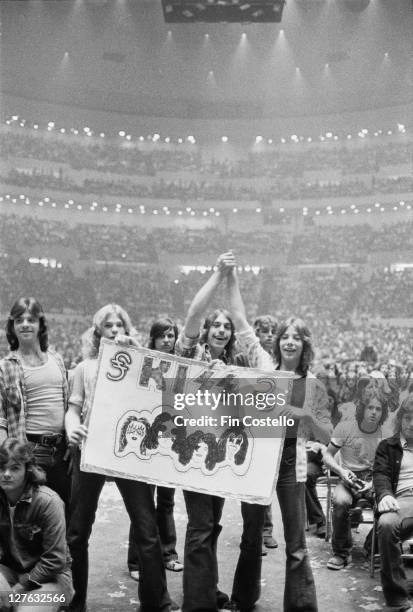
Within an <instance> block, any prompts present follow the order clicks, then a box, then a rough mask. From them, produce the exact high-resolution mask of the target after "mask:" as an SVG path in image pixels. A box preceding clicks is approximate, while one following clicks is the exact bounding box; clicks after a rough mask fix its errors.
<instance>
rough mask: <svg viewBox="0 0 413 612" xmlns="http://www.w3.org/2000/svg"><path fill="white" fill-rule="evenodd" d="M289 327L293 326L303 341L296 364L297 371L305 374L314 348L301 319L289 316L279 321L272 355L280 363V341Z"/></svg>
mask: <svg viewBox="0 0 413 612" xmlns="http://www.w3.org/2000/svg"><path fill="white" fill-rule="evenodd" d="M289 327H294V329H295V330H296V332H297V334H298V335H299V336H300V339H301V340H302V343H303V350H302V353H301V357H300V363H299V364H298V367H297V371H298V372H299V373H300V374H303V375H304V376H305V375H306V374H307V372H308V370H309V368H310V365H311V362H312V361H313V358H314V349H313V343H312V339H311V332H310V330H309V329H308V327H307V325H306V324H305V323H304V321H303V320H302V319H298V318H296V317H290V318H288V319H286V320H285V321H283V322H282V323H280V325H279V327H278V329H277V335H276V337H275V344H274V357H275V360H276V361H277V363H279V364H281V350H280V341H281V338H282V337H283V335H284V333H285V332H286V330H287V329H288V328H289Z"/></svg>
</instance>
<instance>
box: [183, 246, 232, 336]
mask: <svg viewBox="0 0 413 612" xmlns="http://www.w3.org/2000/svg"><path fill="white" fill-rule="evenodd" d="M232 261H235V260H234V256H233V254H232V253H231V252H228V253H223V254H222V255H220V256H219V257H218V259H217V263H216V265H217V269H216V270H215V271H214V272H213V274H212V276H210V278H209V279H208V280H207V282H206V283H205V285H203V286H202V287H201V289H200V290H199V291H198V293H197V294H196V295H195V297H194V299H193V300H192V303H191V305H190V307H189V309H188V314H187V316H186V320H185V328H184V332H185V336H187V337H189V338H196V337H197V336H198V335H199V328H200V326H201V321H202V317H203V316H204V314H205V311H206V310H207V308H208V306H209V305H210V303H211V301H212V298H213V297H214V295H215V292H216V290H217V289H218V287H219V285H220V284H221V282H222V280H223V278H224V277H225V276H226V274H227V273H228V270H229V269H230V266H231V262H232Z"/></svg>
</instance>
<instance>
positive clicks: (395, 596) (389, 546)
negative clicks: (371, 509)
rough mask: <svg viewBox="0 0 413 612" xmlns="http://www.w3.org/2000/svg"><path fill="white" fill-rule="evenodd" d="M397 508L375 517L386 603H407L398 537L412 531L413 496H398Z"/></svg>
mask: <svg viewBox="0 0 413 612" xmlns="http://www.w3.org/2000/svg"><path fill="white" fill-rule="evenodd" d="M397 501H398V503H399V505H400V510H399V512H384V513H383V514H381V515H380V517H379V520H378V526H377V531H378V541H379V552H380V563H381V572H380V576H381V584H382V587H383V595H384V599H385V600H386V604H387V605H388V606H403V605H405V604H408V603H409V593H408V590H407V584H406V574H405V572H404V568H403V564H402V559H401V551H400V541H401V540H403V539H405V538H406V537H408V536H409V535H411V533H412V531H413V497H399V498H397Z"/></svg>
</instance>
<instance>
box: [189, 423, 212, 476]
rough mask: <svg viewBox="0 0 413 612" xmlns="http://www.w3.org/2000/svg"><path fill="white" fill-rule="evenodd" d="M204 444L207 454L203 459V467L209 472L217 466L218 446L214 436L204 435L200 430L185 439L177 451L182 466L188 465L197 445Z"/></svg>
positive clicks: (210, 434)
mask: <svg viewBox="0 0 413 612" xmlns="http://www.w3.org/2000/svg"><path fill="white" fill-rule="evenodd" d="M201 442H204V443H205V444H206V445H207V446H208V453H207V456H206V457H205V467H206V469H207V470H209V471H211V470H213V469H214V467H215V466H216V464H217V460H218V445H217V441H216V438H215V436H214V434H212V433H204V432H203V431H201V430H200V429H198V430H197V431H195V432H194V433H191V434H190V435H189V436H188V437H187V438H185V441H184V444H182V446H181V448H180V449H179V461H180V463H182V465H188V463H189V462H190V461H191V459H192V456H193V454H194V452H195V450H196V449H197V448H198V446H199V444H200V443H201Z"/></svg>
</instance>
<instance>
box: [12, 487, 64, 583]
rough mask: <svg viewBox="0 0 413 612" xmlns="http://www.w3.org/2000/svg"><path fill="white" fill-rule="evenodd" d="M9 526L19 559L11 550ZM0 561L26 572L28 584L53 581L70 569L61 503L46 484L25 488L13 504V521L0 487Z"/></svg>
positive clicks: (62, 505)
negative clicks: (17, 559) (16, 558)
mask: <svg viewBox="0 0 413 612" xmlns="http://www.w3.org/2000/svg"><path fill="white" fill-rule="evenodd" d="M12 529H13V533H14V538H15V543H16V547H17V551H18V556H19V558H20V560H19V561H16V560H15V559H14V557H13V555H12V553H11V548H10V539H11V531H12ZM0 562H1V563H3V564H4V565H8V566H11V567H13V569H15V570H16V571H18V572H19V573H20V572H22V573H25V574H28V577H27V581H28V582H29V583H31V584H32V586H35V585H39V584H44V583H46V582H55V581H56V577H57V575H58V574H60V573H61V572H63V571H66V570H67V569H69V568H70V555H69V553H68V547H67V544H66V524H65V513H64V504H63V502H62V500H61V499H60V497H59V496H58V494H57V493H55V492H54V491H52V490H51V489H49V487H46V486H43V485H41V486H33V487H28V488H27V489H26V490H25V491H24V493H23V495H22V496H21V498H20V499H19V501H18V502H17V504H16V507H15V511H14V519H13V524H12V521H11V517H10V511H9V506H8V502H7V497H6V495H5V493H4V491H3V490H2V489H1V488H0Z"/></svg>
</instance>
